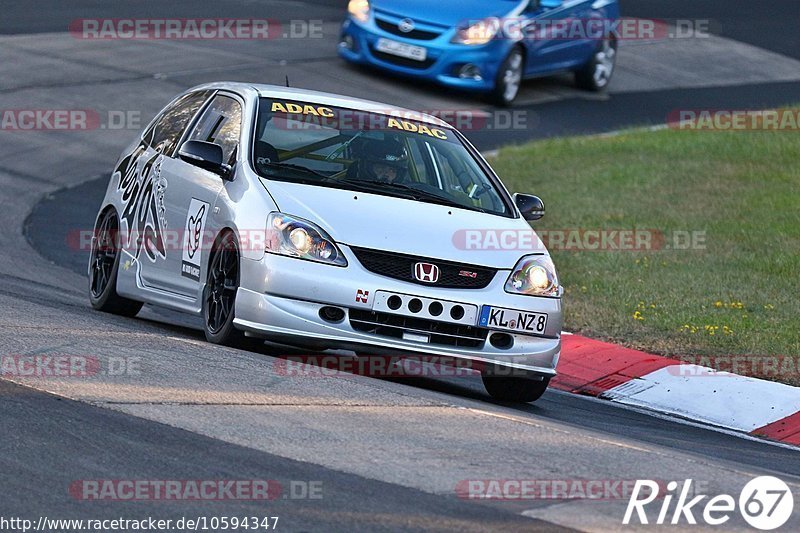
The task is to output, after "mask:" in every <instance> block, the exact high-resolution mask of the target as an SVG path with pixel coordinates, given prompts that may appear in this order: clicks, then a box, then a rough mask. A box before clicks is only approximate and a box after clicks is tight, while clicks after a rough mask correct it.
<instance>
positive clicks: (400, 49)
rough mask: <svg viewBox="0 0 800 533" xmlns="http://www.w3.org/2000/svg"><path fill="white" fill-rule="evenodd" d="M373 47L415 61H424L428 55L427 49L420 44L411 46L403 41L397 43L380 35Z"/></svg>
mask: <svg viewBox="0 0 800 533" xmlns="http://www.w3.org/2000/svg"><path fill="white" fill-rule="evenodd" d="M375 49H376V50H377V51H379V52H383V53H384V54H391V55H393V56H399V57H405V58H406V59H413V60H415V61H425V58H426V57H428V50H426V49H425V48H423V47H421V46H413V45H410V44H405V43H398V42H397V41H392V40H390V39H384V38H383V37H381V38H380V39H378V42H377V43H375Z"/></svg>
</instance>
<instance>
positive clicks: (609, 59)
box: [575, 35, 617, 92]
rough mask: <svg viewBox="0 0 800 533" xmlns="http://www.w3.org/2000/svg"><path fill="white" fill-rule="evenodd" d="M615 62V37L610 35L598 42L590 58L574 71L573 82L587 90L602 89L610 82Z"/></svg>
mask: <svg viewBox="0 0 800 533" xmlns="http://www.w3.org/2000/svg"><path fill="white" fill-rule="evenodd" d="M616 63H617V39H616V37H614V36H613V35H610V36H608V37H606V38H605V39H603V40H602V41H600V43H598V45H597V48H596V49H595V51H594V53H593V54H592V57H591V59H589V61H587V62H586V64H585V65H583V66H582V67H581V68H580V69H578V70H576V71H575V83H576V85H577V86H578V87H580V88H581V89H586V90H587V91H595V92H596V91H602V90H604V89H605V88H606V87H608V84H609V82H611V76H612V75H613V74H614V67H615V65H616Z"/></svg>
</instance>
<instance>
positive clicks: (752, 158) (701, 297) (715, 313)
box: [492, 130, 800, 383]
mask: <svg viewBox="0 0 800 533" xmlns="http://www.w3.org/2000/svg"><path fill="white" fill-rule="evenodd" d="M492 165H493V166H494V168H495V169H496V170H497V172H498V173H499V175H500V176H501V177H502V178H503V181H504V182H505V183H506V184H507V185H508V186H509V188H510V189H511V190H512V191H515V192H529V193H533V194H537V195H539V196H541V197H542V199H543V200H544V201H545V204H546V206H547V215H546V216H545V218H543V219H542V220H541V221H538V222H534V223H533V226H534V228H535V229H567V228H585V229H615V228H617V229H633V228H641V229H656V230H659V231H662V232H665V233H666V234H670V233H671V232H673V231H675V230H688V231H705V235H706V247H705V249H693V250H666V249H664V250H659V251H649V252H635V251H566V250H551V254H552V256H553V259H554V261H555V263H556V266H557V267H558V271H559V276H560V279H561V282H562V284H563V285H564V287H565V289H566V292H565V295H564V307H565V328H566V329H567V330H568V331H574V332H577V333H581V334H584V335H587V336H591V337H594V338H600V339H606V340H610V341H613V342H618V343H621V344H624V345H627V346H631V347H634V348H639V349H643V350H646V351H649V352H652V353H658V354H662V355H669V356H684V355H689V356H692V355H723V356H724V355H742V354H746V355H763V356H774V355H783V356H792V357H795V358H797V357H798V355H800V133H797V132H792V131H783V132H741V131H737V132H709V131H696V132H691V131H676V130H660V131H644V130H641V131H640V130H634V131H630V132H625V133H623V134H620V135H616V136H611V137H580V138H567V139H555V140H547V141H540V142H535V143H532V144H527V145H523V146H515V147H508V148H504V149H502V150H501V151H500V153H499V154H498V156H497V158H495V159H494V160H493V161H492ZM637 311H638V313H637ZM713 326H716V328H717V329H713V328H712V327H713ZM763 377H767V378H772V379H778V380H781V381H786V382H793V383H800V378H798V376H797V374H793V375H771V376H770V375H764V376H763Z"/></svg>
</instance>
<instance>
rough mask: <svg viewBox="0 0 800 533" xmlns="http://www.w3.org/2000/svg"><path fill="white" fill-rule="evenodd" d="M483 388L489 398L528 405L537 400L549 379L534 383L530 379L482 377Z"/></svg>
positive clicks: (545, 388)
mask: <svg viewBox="0 0 800 533" xmlns="http://www.w3.org/2000/svg"><path fill="white" fill-rule="evenodd" d="M482 379H483V386H484V387H485V388H486V392H488V393H489V396H491V397H492V398H494V399H495V400H500V401H502V402H515V403H528V402H535V401H536V400H538V399H539V398H540V397H541V396H542V394H544V391H545V390H547V385H548V384H549V383H550V378H544V379H543V380H542V381H536V380H533V379H530V378H521V377H508V376H487V375H486V374H484V375H483V376H482Z"/></svg>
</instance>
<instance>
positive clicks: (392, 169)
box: [358, 138, 408, 182]
mask: <svg viewBox="0 0 800 533" xmlns="http://www.w3.org/2000/svg"><path fill="white" fill-rule="evenodd" d="M358 156H359V157H360V160H361V161H360V164H359V170H360V171H361V172H360V174H361V177H362V179H368V180H373V181H393V182H394V181H403V180H405V177H406V174H407V173H408V152H407V151H406V149H405V147H404V146H403V144H402V143H400V142H399V141H397V140H396V139H392V138H386V139H384V140H382V141H378V140H374V139H370V140H368V141H367V142H365V143H363V145H362V146H361V149H360V150H359V154H358Z"/></svg>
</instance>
